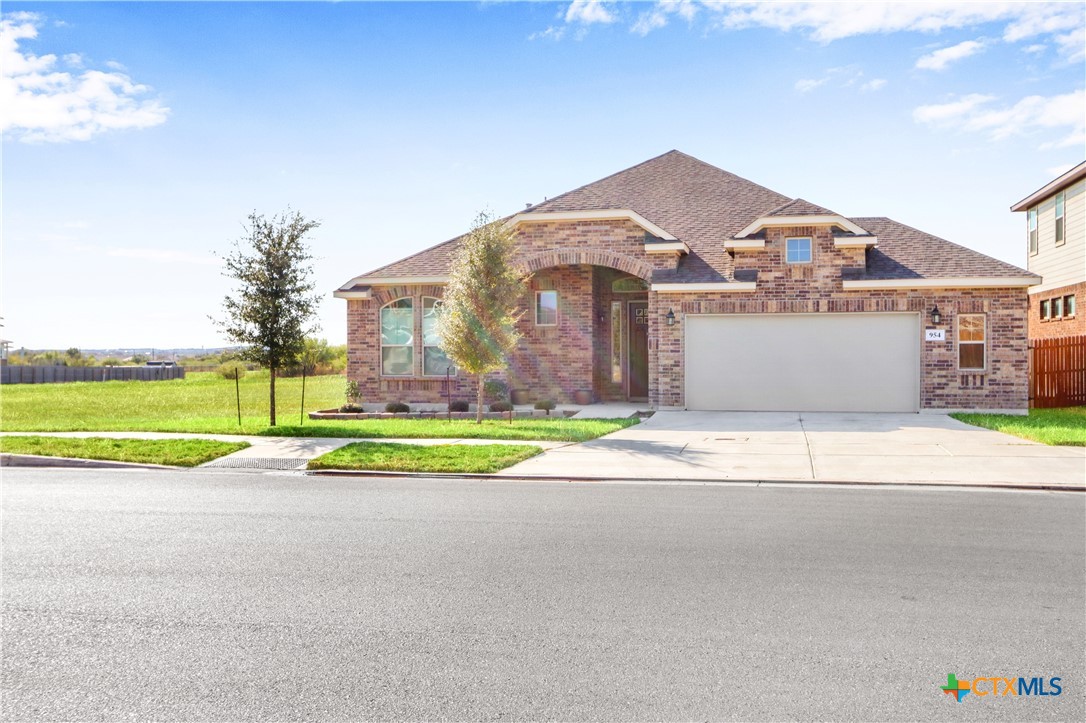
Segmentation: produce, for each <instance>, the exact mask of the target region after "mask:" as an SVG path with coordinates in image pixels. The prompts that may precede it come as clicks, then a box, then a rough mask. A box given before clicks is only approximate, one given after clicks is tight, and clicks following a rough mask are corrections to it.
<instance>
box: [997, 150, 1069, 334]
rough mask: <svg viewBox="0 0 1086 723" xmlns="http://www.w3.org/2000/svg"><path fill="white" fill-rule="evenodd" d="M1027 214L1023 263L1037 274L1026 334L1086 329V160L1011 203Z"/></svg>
mask: <svg viewBox="0 0 1086 723" xmlns="http://www.w3.org/2000/svg"><path fill="white" fill-rule="evenodd" d="M1011 210H1012V211H1024V212H1025V214H1026V237H1027V239H1028V241H1027V243H1028V244H1029V256H1028V261H1027V265H1028V267H1029V270H1030V272H1032V273H1034V274H1037V275H1038V276H1040V277H1041V283H1040V284H1038V285H1037V286H1034V287H1032V288H1031V289H1030V291H1029V299H1030V310H1029V338H1030V339H1031V340H1032V339H1058V338H1063V337H1068V336H1082V335H1084V334H1086V316H1083V315H1082V314H1080V313H1078V308H1077V307H1078V304H1079V303H1081V302H1082V301H1083V298H1084V295H1086V161H1084V162H1083V163H1080V164H1078V165H1077V166H1075V167H1074V168H1072V169H1071V170H1070V171H1068V172H1067V173H1064V174H1063V175H1062V176H1060V177H1059V178H1057V179H1055V180H1054V181H1052V182H1051V183H1049V184H1047V185H1045V186H1044V187H1043V188H1040V189H1038V190H1037V191H1035V192H1034V193H1031V194H1030V195H1029V196H1027V197H1026V198H1024V199H1022V200H1021V201H1019V202H1018V203H1016V204H1014V205H1013V206H1011Z"/></svg>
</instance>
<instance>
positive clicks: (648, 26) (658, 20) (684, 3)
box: [630, 0, 699, 35]
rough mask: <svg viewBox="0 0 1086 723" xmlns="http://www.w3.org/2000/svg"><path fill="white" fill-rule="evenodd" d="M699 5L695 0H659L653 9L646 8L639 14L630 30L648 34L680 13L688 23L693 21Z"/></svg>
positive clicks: (663, 25) (639, 33)
mask: <svg viewBox="0 0 1086 723" xmlns="http://www.w3.org/2000/svg"><path fill="white" fill-rule="evenodd" d="M698 7H699V4H698V3H696V2H694V1H693V0H659V1H658V2H656V3H655V4H654V5H653V7H652V9H651V10H646V11H644V12H642V13H641V14H640V15H638V16H637V20H636V21H635V22H634V24H633V25H632V26H631V27H630V32H633V33H637V34H638V35H648V34H649V33H651V32H652V31H653V30H658V29H660V28H662V27H665V26H666V25H667V24H668V20H669V17H670V16H672V15H678V16H679V17H681V18H682V19H683V20H685V21H686V22H688V23H690V22H693V21H694V17H695V16H696V15H697V14H698Z"/></svg>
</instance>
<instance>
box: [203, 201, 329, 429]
mask: <svg viewBox="0 0 1086 723" xmlns="http://www.w3.org/2000/svg"><path fill="white" fill-rule="evenodd" d="M319 226H320V222H319V221H310V220H308V219H306V218H305V217H304V216H302V214H300V213H298V212H296V211H295V212H291V211H289V210H288V211H287V212H286V213H284V214H282V215H280V216H274V217H272V218H270V219H265V218H264V216H262V215H260V214H258V213H256V212H255V211H254V212H253V213H251V214H249V225H248V226H247V227H246V228H245V232H246V235H245V237H243V238H242V239H241V240H239V241H235V242H234V250H233V252H231V253H230V254H229V255H228V256H226V257H225V258H224V259H223V260H224V262H225V264H226V271H224V272H223V275H224V276H226V277H228V278H231V279H233V280H234V281H235V282H236V284H237V288H236V295H235V296H227V297H226V298H225V299H224V300H223V311H225V312H226V315H227V319H226V320H225V321H218V320H215V319H212V321H215V323H216V324H217V325H218V326H219V327H220V328H222V330H223V331H224V333H225V334H226V335H227V336H228V337H229V338H230V339H231V340H232V341H235V342H237V343H239V344H243V345H244V348H243V349H242V350H241V351H240V353H239V356H240V357H241V358H242V359H246V360H248V361H252V362H256V363H257V364H260V365H261V366H263V367H266V368H267V369H268V371H269V373H270V380H271V384H270V388H269V399H270V403H271V414H270V421H271V426H273V427H274V426H275V375H276V372H278V371H279V369H280V368H281V367H283V366H285V365H287V364H290V363H291V362H292V361H293V360H294V358H295V357H296V356H297V355H298V353H299V352H300V351H301V350H302V347H303V344H304V341H305V337H306V334H310V333H312V332H314V331H315V330H316V325H315V324H312V325H311V322H312V320H313V317H314V316H316V311H317V302H318V297H317V296H316V295H315V294H313V293H312V291H313V289H314V288H315V283H314V282H313V278H312V276H313V268H312V266H311V264H310V262H311V261H312V260H313V255H312V254H311V253H310V251H309V247H308V245H307V244H306V238H305V237H306V235H307V234H308V233H309V232H310V231H312V230H314V229H316V228H318V227H319ZM243 244H244V246H243Z"/></svg>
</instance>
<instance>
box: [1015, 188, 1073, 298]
mask: <svg viewBox="0 0 1086 723" xmlns="http://www.w3.org/2000/svg"><path fill="white" fill-rule="evenodd" d="M1064 194H1065V201H1064V237H1065V238H1066V242H1065V243H1064V244H1063V245H1062V246H1057V245H1056V196H1055V195H1053V196H1050V197H1049V198H1046V199H1045V200H1044V201H1043V202H1042V203H1040V204H1039V205H1038V206H1036V208H1037V231H1038V248H1037V253H1036V254H1033V255H1031V256H1029V261H1028V264H1029V270H1030V271H1032V272H1033V273H1035V274H1040V275H1041V276H1042V277H1043V279H1044V281H1043V282H1042V283H1041V284H1040V285H1039V286H1034V287H1032V288H1031V289H1030V290H1029V292H1030V293H1031V294H1036V293H1040V292H1044V291H1048V290H1049V289H1055V288H1057V287H1060V286H1068V285H1070V284H1077V283H1080V282H1082V281H1086V180H1082V181H1079V182H1078V183H1076V184H1075V185H1073V186H1071V187H1069V188H1067V189H1066V190H1065V191H1064ZM1027 218H1028V214H1027ZM1027 237H1028V231H1027ZM1027 243H1028V238H1027Z"/></svg>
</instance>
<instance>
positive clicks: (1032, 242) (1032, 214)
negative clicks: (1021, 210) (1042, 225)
mask: <svg viewBox="0 0 1086 723" xmlns="http://www.w3.org/2000/svg"><path fill="white" fill-rule="evenodd" d="M1026 216H1027V219H1028V220H1027V221H1026V225H1027V227H1028V228H1029V252H1030V254H1031V255H1032V254H1035V253H1037V209H1035V208H1031V209H1030V210H1029V212H1028V213H1027V214H1026Z"/></svg>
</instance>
